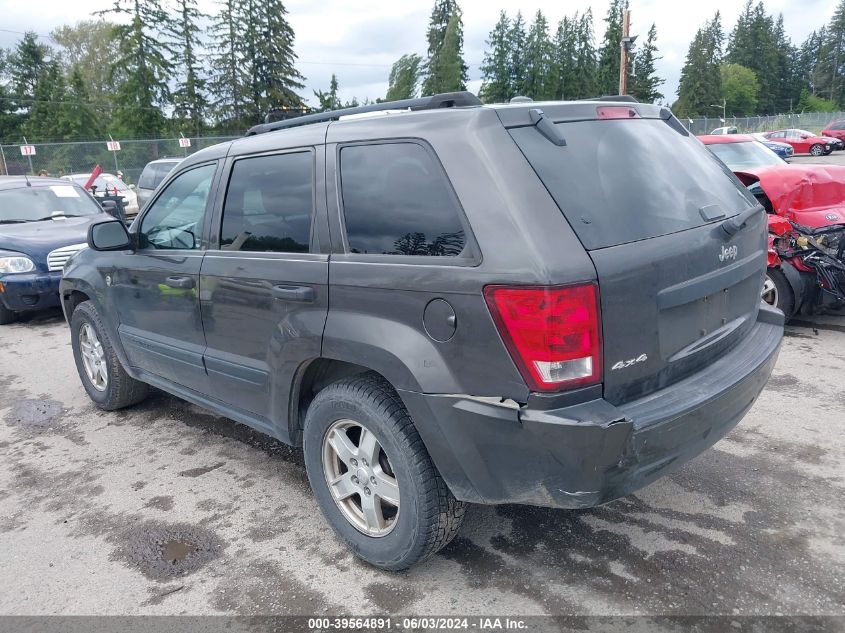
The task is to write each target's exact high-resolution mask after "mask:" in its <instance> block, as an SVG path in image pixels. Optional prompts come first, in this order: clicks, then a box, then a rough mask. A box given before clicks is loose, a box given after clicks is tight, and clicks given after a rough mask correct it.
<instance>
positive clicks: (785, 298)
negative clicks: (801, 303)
mask: <svg viewBox="0 0 845 633" xmlns="http://www.w3.org/2000/svg"><path fill="white" fill-rule="evenodd" d="M766 279H767V280H770V281H771V282H772V284H773V285H774V290H775V293H774V295H771V294H770V295H769V298H768V299H767V297H766V293H765V287H764V294H763V300H764V301H766V303H768V304H769V305H774V306H775V307H776V308H777V309H778V310H780V311H781V312H783V314H784V316H786V318H787V319H789V318H791V317H792V316H794V315H795V293H794V292H793V290H792V286H791V285H790V283H789V280H788V279H787V278H786V275H784V274H783V271H782V270H780V269H779V268H767V269H766Z"/></svg>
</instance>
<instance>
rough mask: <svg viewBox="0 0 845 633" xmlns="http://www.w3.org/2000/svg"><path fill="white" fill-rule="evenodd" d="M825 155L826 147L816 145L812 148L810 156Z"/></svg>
mask: <svg viewBox="0 0 845 633" xmlns="http://www.w3.org/2000/svg"><path fill="white" fill-rule="evenodd" d="M822 154H824V146H823V145H820V144H819V143H816V144H815V145H813V146H812V147H810V155H811V156H821V155H822Z"/></svg>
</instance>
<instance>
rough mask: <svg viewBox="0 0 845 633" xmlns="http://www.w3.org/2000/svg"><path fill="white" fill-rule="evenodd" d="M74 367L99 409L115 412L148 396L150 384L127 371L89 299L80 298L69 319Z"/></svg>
mask: <svg viewBox="0 0 845 633" xmlns="http://www.w3.org/2000/svg"><path fill="white" fill-rule="evenodd" d="M70 331H71V346H72V347H73V358H74V360H75V361H76V369H77V371H78V372H79V378H80V380H82V386H83V387H85V391H87V392H88V396H89V397H90V398H91V400H93V401H94V404H96V405H97V406H98V407H100V408H101V409H105V410H106V411H114V410H115V409H122V408H124V407H128V406H131V405H133V404H137V403H138V402H140V401H141V400H143V399H144V398H146V397H147V393H148V392H149V386H148V385H147V384H146V383H143V382H141V381H139V380H135V379H134V378H132V376H130V375H129V374H127V373H126V370H125V369H124V368H123V365H121V363H120V359H119V358H118V357H117V354H116V353H115V351H114V346H113V345H112V342H111V339H110V338H109V335H108V332H107V331H106V328H105V325H104V324H103V322H102V320H101V319H100V315H99V314H98V313H97V309H96V308H95V307H94V306H93V305H92V304H91V302H90V301H83V302H82V303H80V304H79V305H78V306H76V309H75V310H74V311H73V315H72V316H71V319H70Z"/></svg>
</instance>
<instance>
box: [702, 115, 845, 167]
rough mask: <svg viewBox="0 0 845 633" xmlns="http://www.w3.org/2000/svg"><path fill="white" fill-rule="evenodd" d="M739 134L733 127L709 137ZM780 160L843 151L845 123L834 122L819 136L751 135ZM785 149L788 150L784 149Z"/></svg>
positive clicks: (782, 132) (798, 132) (778, 132)
mask: <svg viewBox="0 0 845 633" xmlns="http://www.w3.org/2000/svg"><path fill="white" fill-rule="evenodd" d="M734 134H739V130H738V129H737V128H736V127H735V126H727V127H719V128H716V129H715V130H713V131H712V132H711V133H710V134H709V136H729V135H734ZM752 136H754V138H756V139H757V140H758V141H760V142H761V143H763V145H765V146H766V147H767V148H769V149H770V150H772V151H773V152H775V153H776V154H777V155H778V156H780V157H781V158H784V159H786V158H790V157H791V156H792V155H793V154H794V153H795V154H810V155H811V156H826V155H827V154H830V153H831V152H834V151H840V150H843V149H845V121H835V122H833V123H831V124H830V125H828V127H827V128H825V130H824V131H822V133H821V135H818V134H813V133H812V132H808V131H806V130H799V129H795V128H793V129H788V130H775V131H773V132H763V133H756V134H752ZM786 147H788V148H790V149H788V150H787V149H785V148H786Z"/></svg>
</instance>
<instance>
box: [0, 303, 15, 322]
mask: <svg viewBox="0 0 845 633" xmlns="http://www.w3.org/2000/svg"><path fill="white" fill-rule="evenodd" d="M17 318H18V315H17V314H16V313H14V312H12V311H11V310H9V308H7V307H6V306H4V305H3V304H2V303H0V325H9V323H14V322H15V321H16V320H17Z"/></svg>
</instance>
